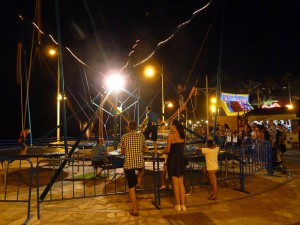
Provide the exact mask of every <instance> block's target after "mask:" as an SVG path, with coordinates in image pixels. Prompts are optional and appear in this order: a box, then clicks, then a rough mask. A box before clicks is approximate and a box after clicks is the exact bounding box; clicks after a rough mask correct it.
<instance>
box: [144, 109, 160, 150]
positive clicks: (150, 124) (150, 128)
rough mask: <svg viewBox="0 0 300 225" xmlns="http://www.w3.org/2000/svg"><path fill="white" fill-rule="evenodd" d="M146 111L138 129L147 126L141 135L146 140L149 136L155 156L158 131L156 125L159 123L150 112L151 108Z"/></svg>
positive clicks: (154, 114)
mask: <svg viewBox="0 0 300 225" xmlns="http://www.w3.org/2000/svg"><path fill="white" fill-rule="evenodd" d="M146 111H147V113H146V118H145V119H144V121H143V123H142V124H141V126H140V127H141V128H142V129H144V127H145V126H146V125H147V127H146V129H145V130H144V131H143V134H144V135H145V137H146V139H147V140H148V139H149V135H150V134H151V140H152V141H153V147H154V152H155V155H157V130H158V124H159V123H160V122H161V121H160V119H159V118H158V115H157V113H156V112H153V111H152V107H151V106H147V108H146Z"/></svg>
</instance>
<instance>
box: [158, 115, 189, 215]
mask: <svg viewBox="0 0 300 225" xmlns="http://www.w3.org/2000/svg"><path fill="white" fill-rule="evenodd" d="M170 131H171V132H170V134H169V135H168V139H167V146H166V148H165V150H164V151H163V153H162V154H168V160H167V172H168V176H169V177H171V179H172V185H173V191H174V197H175V210H177V211H180V210H182V211H186V206H185V187H184V174H185V169H186V166H185V157H184V146H185V133H184V128H183V126H182V125H181V123H180V122H179V121H178V120H173V122H172V123H171V125H170Z"/></svg>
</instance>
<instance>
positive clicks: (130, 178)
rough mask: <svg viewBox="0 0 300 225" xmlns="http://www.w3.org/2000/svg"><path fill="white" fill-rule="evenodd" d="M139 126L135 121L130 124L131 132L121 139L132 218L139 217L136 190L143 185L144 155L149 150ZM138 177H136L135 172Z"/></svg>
mask: <svg viewBox="0 0 300 225" xmlns="http://www.w3.org/2000/svg"><path fill="white" fill-rule="evenodd" d="M136 128H137V124H136V122H135V121H130V122H129V123H128V129H129V132H128V133H127V134H124V135H123V136H122V138H121V153H122V154H125V160H124V172H125V174H126V178H127V183H128V186H129V199H130V202H131V206H132V210H131V211H130V212H129V214H130V215H132V216H138V215H139V213H138V207H137V203H136V195H135V188H136V187H138V186H139V185H140V183H141V180H142V177H143V174H144V167H145V161H144V155H143V153H144V152H145V151H146V150H147V147H146V139H145V136H144V135H143V134H142V133H138V132H137V131H136ZM136 170H137V171H138V175H137V176H136V175H135V171H136Z"/></svg>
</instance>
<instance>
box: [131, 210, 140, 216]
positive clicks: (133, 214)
mask: <svg viewBox="0 0 300 225" xmlns="http://www.w3.org/2000/svg"><path fill="white" fill-rule="evenodd" d="M129 214H130V215H131V216H134V217H138V216H139V213H138V212H136V213H135V212H133V211H132V210H130V211H129Z"/></svg>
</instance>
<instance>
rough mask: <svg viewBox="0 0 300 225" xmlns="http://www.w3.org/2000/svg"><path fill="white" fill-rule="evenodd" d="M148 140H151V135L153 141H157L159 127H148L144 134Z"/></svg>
mask: <svg viewBox="0 0 300 225" xmlns="http://www.w3.org/2000/svg"><path fill="white" fill-rule="evenodd" d="M143 134H144V136H145V138H146V139H149V134H151V140H152V141H157V125H150V124H148V125H147V128H146V130H145V131H144V132H143Z"/></svg>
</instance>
